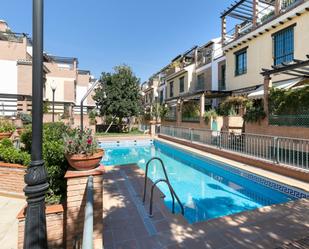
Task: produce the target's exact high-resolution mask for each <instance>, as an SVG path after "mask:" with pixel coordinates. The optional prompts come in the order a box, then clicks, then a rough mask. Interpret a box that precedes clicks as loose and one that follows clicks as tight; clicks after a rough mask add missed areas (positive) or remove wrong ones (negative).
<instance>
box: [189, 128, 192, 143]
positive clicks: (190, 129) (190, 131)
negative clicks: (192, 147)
mask: <svg viewBox="0 0 309 249" xmlns="http://www.w3.org/2000/svg"><path fill="white" fill-rule="evenodd" d="M192 130H193V129H192V128H189V134H190V142H191V143H192V142H193V131H192Z"/></svg>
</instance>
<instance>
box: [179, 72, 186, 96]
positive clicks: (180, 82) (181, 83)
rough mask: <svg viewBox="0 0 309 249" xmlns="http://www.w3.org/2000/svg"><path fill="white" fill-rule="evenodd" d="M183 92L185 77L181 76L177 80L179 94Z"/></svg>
mask: <svg viewBox="0 0 309 249" xmlns="http://www.w3.org/2000/svg"><path fill="white" fill-rule="evenodd" d="M184 91H185V77H184V76H182V77H181V78H179V92H181V93H182V92H184Z"/></svg>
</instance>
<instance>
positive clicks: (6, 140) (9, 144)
mask: <svg viewBox="0 0 309 249" xmlns="http://www.w3.org/2000/svg"><path fill="white" fill-rule="evenodd" d="M1 145H2V146H3V147H13V143H12V141H11V139H9V138H3V139H2V140H0V146H1Z"/></svg>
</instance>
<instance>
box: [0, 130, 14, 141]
mask: <svg viewBox="0 0 309 249" xmlns="http://www.w3.org/2000/svg"><path fill="white" fill-rule="evenodd" d="M12 133H13V132H1V133H0V140H1V139H3V138H10V137H11V136H12Z"/></svg>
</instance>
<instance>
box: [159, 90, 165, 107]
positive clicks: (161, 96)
mask: <svg viewBox="0 0 309 249" xmlns="http://www.w3.org/2000/svg"><path fill="white" fill-rule="evenodd" d="M163 94H164V92H163V90H161V91H160V104H162V103H163V97H164V95H163Z"/></svg>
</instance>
